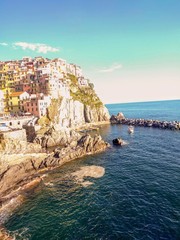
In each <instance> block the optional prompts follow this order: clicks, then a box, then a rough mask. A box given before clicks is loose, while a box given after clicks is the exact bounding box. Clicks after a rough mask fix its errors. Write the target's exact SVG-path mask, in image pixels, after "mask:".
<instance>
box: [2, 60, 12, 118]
mask: <svg viewBox="0 0 180 240" xmlns="http://www.w3.org/2000/svg"><path fill="white" fill-rule="evenodd" d="M14 87H15V86H14V75H13V71H10V70H9V65H8V63H7V64H2V65H1V67H0V90H2V91H3V93H4V111H5V112H6V113H7V112H9V95H10V94H11V93H12V92H13V91H14Z"/></svg>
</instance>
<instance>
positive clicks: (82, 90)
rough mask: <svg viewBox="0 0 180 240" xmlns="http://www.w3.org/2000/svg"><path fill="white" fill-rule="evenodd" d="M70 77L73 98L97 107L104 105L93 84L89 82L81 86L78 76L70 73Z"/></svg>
mask: <svg viewBox="0 0 180 240" xmlns="http://www.w3.org/2000/svg"><path fill="white" fill-rule="evenodd" d="M68 78H69V79H70V80H71V83H70V94H71V97H72V98H73V100H76V101H79V102H81V103H83V104H84V105H88V106H91V107H95V108H97V107H101V106H103V103H102V102H101V100H100V99H99V97H98V96H97V94H96V93H95V91H94V89H93V87H94V86H93V84H91V83H89V84H88V85H87V86H79V84H78V79H77V77H76V76H74V75H71V74H68Z"/></svg>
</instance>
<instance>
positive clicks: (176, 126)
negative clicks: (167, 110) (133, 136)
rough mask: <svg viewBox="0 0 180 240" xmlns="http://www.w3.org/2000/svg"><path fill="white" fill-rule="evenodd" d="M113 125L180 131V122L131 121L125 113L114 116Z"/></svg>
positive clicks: (111, 120) (112, 117) (112, 118)
mask: <svg viewBox="0 0 180 240" xmlns="http://www.w3.org/2000/svg"><path fill="white" fill-rule="evenodd" d="M110 122H111V124H125V125H132V126H140V127H153V128H160V129H170V130H180V122H179V121H160V120H153V119H130V118H125V117H124V115H123V113H118V114H117V115H116V116H115V115H112V116H111V118H110Z"/></svg>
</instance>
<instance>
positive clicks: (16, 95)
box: [10, 92, 24, 97]
mask: <svg viewBox="0 0 180 240" xmlns="http://www.w3.org/2000/svg"><path fill="white" fill-rule="evenodd" d="M22 93H24V92H13V93H11V94H10V97H18V96H20V95H21V94H22Z"/></svg>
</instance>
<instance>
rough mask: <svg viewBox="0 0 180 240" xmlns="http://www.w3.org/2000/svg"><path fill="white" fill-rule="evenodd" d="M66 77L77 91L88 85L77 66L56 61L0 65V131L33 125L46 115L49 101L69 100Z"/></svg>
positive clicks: (7, 62)
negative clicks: (73, 78) (76, 84)
mask: <svg viewBox="0 0 180 240" xmlns="http://www.w3.org/2000/svg"><path fill="white" fill-rule="evenodd" d="M70 76H75V77H76V79H77V82H78V85H79V86H80V87H83V86H84V87H85V86H88V84H89V81H88V80H87V79H85V78H84V76H83V75H82V69H81V68H80V67H79V66H77V65H75V64H69V63H67V62H66V61H65V60H63V59H60V58H56V59H52V60H51V59H48V58H43V57H35V58H30V57H23V59H22V60H11V61H0V130H5V129H6V128H7V127H8V128H21V127H22V124H24V121H25V119H28V120H29V121H32V118H34V121H36V120H37V119H38V118H41V117H42V116H44V115H46V111H47V108H48V107H49V106H50V104H51V101H52V99H58V98H59V97H60V96H61V97H65V98H71V96H70V88H69V85H70V83H71V80H70ZM26 122H27V120H26ZM31 123H32V122H31Z"/></svg>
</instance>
